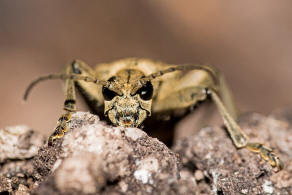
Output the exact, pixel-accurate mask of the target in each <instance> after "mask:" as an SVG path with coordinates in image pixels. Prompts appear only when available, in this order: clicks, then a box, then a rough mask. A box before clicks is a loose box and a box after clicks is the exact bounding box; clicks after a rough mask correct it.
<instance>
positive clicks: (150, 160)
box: [34, 112, 188, 194]
mask: <svg viewBox="0 0 292 195" xmlns="http://www.w3.org/2000/svg"><path fill="white" fill-rule="evenodd" d="M52 156H53V158H51V157H52ZM178 164H179V159H178V156H177V155H176V154H175V153H174V152H172V151H171V150H170V149H168V148H167V147H166V146H165V145H164V144H163V143H161V142H160V141H158V140H157V139H155V138H151V137H149V136H147V135H146V133H145V132H143V131H142V130H140V129H137V128H122V127H112V126H108V125H106V124H105V123H104V122H101V121H99V118H98V117H97V116H95V115H92V114H89V113H83V112H78V113H76V114H74V115H73V116H72V119H71V122H70V124H69V131H68V132H67V133H66V135H65V136H64V138H63V139H61V140H57V142H56V143H55V144H54V145H53V146H52V147H49V146H44V147H43V148H42V149H41V150H40V152H39V155H38V156H37V157H36V158H35V163H34V165H35V168H36V170H37V171H38V174H39V176H40V177H41V178H42V179H44V178H46V177H47V176H49V177H48V178H46V179H45V181H44V182H43V183H42V184H41V185H40V187H39V189H38V190H37V191H36V193H37V194H89V193H91V194H97V193H98V194H114V193H117V192H119V193H127V194H137V193H142V194H145V193H148V194H159V193H160V192H163V191H164V192H172V193H173V194H174V193H175V191H174V190H176V188H178V186H179V183H180V181H179V178H180V175H179V167H178ZM186 183H187V181H186ZM48 188H49V189H48ZM52 190H53V191H52ZM184 191H185V192H188V189H184Z"/></svg>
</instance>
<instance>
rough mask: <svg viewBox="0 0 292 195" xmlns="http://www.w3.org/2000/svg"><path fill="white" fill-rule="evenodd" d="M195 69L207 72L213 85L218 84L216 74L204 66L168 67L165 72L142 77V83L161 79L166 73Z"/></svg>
mask: <svg viewBox="0 0 292 195" xmlns="http://www.w3.org/2000/svg"><path fill="white" fill-rule="evenodd" d="M195 69H198V70H204V71H206V72H208V73H209V74H210V75H211V77H212V79H213V81H214V83H218V82H219V81H218V79H217V75H216V72H215V71H214V70H213V69H212V68H210V67H209V66H206V65H180V66H174V67H170V68H167V69H165V70H161V71H158V72H155V73H152V74H150V75H148V76H146V77H144V78H143V81H144V82H146V81H151V80H153V79H156V78H158V77H161V76H163V75H165V74H167V73H171V72H174V71H186V70H195Z"/></svg>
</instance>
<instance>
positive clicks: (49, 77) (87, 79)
mask: <svg viewBox="0 0 292 195" xmlns="http://www.w3.org/2000/svg"><path fill="white" fill-rule="evenodd" d="M52 79H61V80H66V79H72V80H74V81H76V80H79V81H85V82H90V83H96V84H101V85H108V82H107V81H103V80H98V79H96V78H94V77H90V76H81V75H76V74H49V75H45V76H41V77H39V78H37V79H36V80H34V81H32V82H31V83H30V84H29V86H28V87H27V88H26V90H25V93H24V96H23V100H24V101H26V100H27V98H28V95H29V94H30V91H31V90H32V88H33V87H34V86H35V85H36V84H38V83H39V82H41V81H45V80H52Z"/></svg>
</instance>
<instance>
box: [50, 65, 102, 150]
mask: <svg viewBox="0 0 292 195" xmlns="http://www.w3.org/2000/svg"><path fill="white" fill-rule="evenodd" d="M65 74H80V75H83V76H91V77H95V75H94V72H93V70H92V69H91V68H90V67H89V66H87V65H86V64H85V63H83V62H81V61H77V60H75V61H73V62H72V64H70V65H68V66H67V67H66V70H65ZM75 82H78V81H74V80H73V79H66V80H65V101H64V110H65V114H63V115H62V116H61V117H60V118H59V119H58V121H57V127H56V128H55V130H54V133H53V134H52V135H51V136H50V138H49V141H48V144H49V145H52V143H53V142H54V140H56V139H59V138H62V137H63V136H64V133H65V132H67V131H68V122H69V121H70V119H71V116H72V113H74V112H76V92H75V90H76V89H75ZM80 82H83V83H82V84H83V85H84V86H83V87H84V88H86V87H88V86H92V85H93V86H96V84H92V83H87V82H84V81H80ZM93 89H94V88H93ZM88 91H89V92H90V91H94V90H88ZM89 96H90V97H95V96H94V94H93V95H92V94H89ZM96 101H97V100H96Z"/></svg>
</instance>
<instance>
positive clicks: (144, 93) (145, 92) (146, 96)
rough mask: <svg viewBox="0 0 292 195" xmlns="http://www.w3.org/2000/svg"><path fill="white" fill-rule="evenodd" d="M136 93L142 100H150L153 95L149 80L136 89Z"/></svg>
mask: <svg viewBox="0 0 292 195" xmlns="http://www.w3.org/2000/svg"><path fill="white" fill-rule="evenodd" d="M136 94H139V95H140V97H141V99H143V100H150V99H151V98H152V95H153V85H152V84H151V82H150V81H147V83H146V84H145V85H144V86H143V87H141V88H140V89H138V91H137V92H136Z"/></svg>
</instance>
